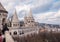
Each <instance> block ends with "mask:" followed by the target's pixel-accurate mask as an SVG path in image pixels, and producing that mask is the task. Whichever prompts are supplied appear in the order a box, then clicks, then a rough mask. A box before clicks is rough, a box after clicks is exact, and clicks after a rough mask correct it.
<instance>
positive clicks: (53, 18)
mask: <svg viewBox="0 0 60 42" xmlns="http://www.w3.org/2000/svg"><path fill="white" fill-rule="evenodd" d="M0 2H1V3H2V4H3V6H4V7H5V8H6V10H7V11H8V12H9V15H8V16H10V15H12V14H13V13H14V10H15V9H16V11H17V14H18V17H19V19H20V20H22V19H23V17H24V15H25V14H28V12H29V10H30V8H31V9H32V13H33V16H34V18H35V21H37V22H40V23H50V24H60V0H0Z"/></svg>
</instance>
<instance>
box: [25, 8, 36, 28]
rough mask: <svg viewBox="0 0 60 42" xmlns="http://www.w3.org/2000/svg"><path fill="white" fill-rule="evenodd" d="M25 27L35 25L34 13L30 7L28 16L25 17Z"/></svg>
mask: <svg viewBox="0 0 60 42" xmlns="http://www.w3.org/2000/svg"><path fill="white" fill-rule="evenodd" d="M24 23H25V27H35V20H34V18H33V15H32V10H31V9H30V11H29V14H28V16H25V18H24Z"/></svg>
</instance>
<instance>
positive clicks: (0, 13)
mask: <svg viewBox="0 0 60 42" xmlns="http://www.w3.org/2000/svg"><path fill="white" fill-rule="evenodd" d="M7 14H8V12H7V11H6V9H5V8H4V7H3V6H2V4H1V3H0V28H2V25H4V24H5V21H6V19H7Z"/></svg>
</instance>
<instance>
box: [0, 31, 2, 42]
mask: <svg viewBox="0 0 60 42" xmlns="http://www.w3.org/2000/svg"><path fill="white" fill-rule="evenodd" d="M0 42H3V38H2V34H1V32H0Z"/></svg>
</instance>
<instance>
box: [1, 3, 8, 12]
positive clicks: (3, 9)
mask: <svg viewBox="0 0 60 42" xmlns="http://www.w3.org/2000/svg"><path fill="white" fill-rule="evenodd" d="M0 12H6V13H8V12H7V11H6V9H5V8H4V7H3V5H2V4H1V3H0Z"/></svg>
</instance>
